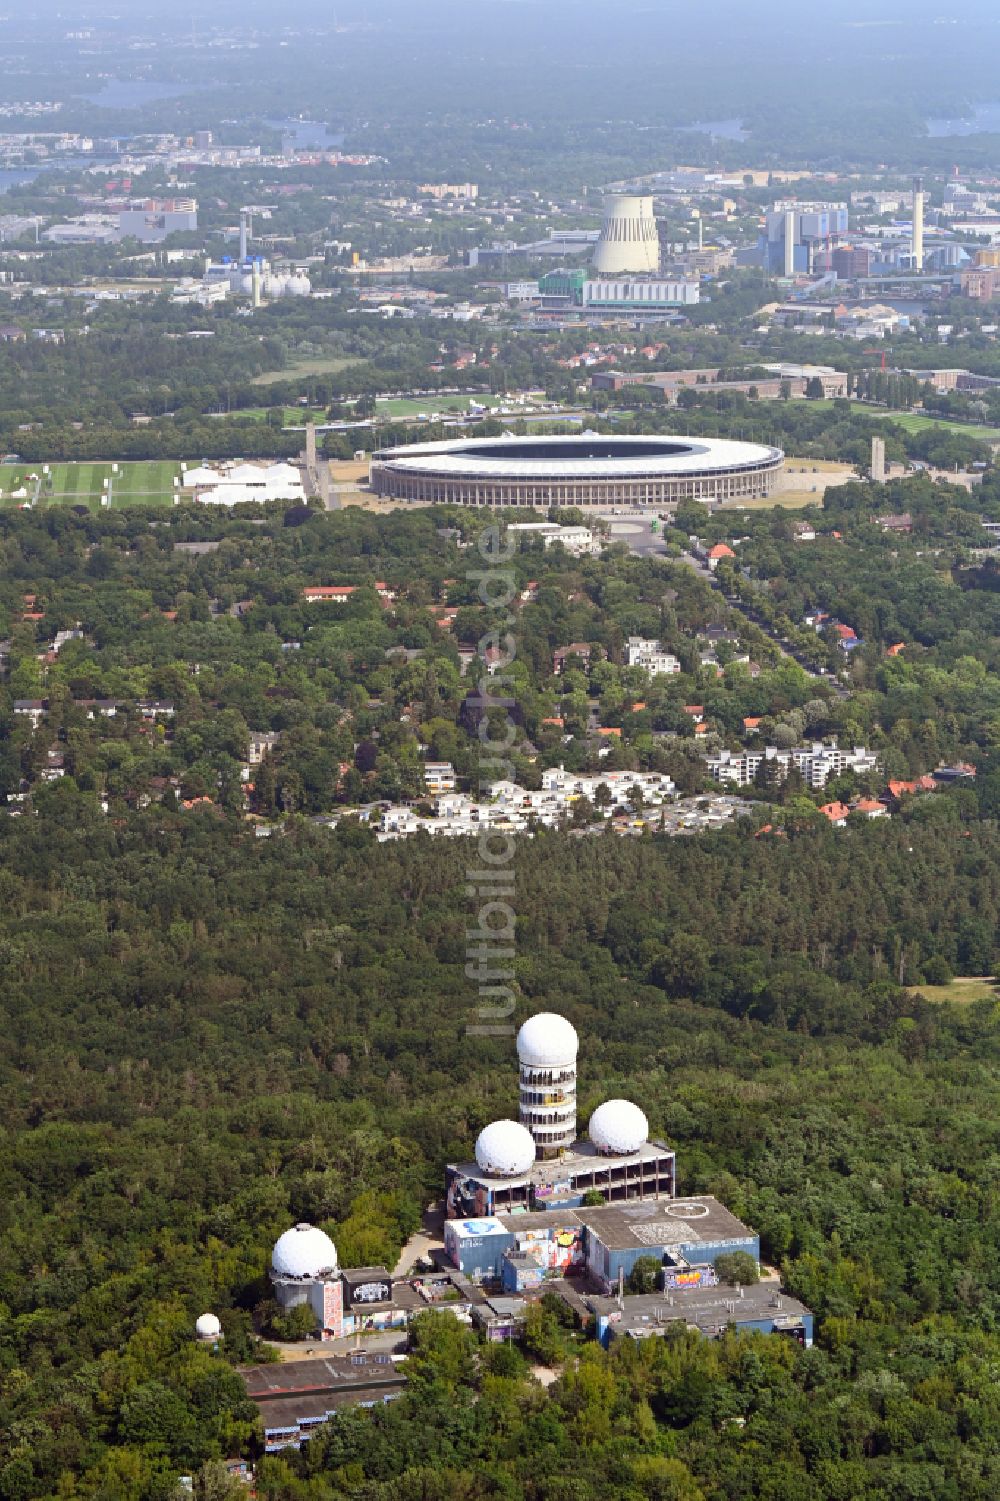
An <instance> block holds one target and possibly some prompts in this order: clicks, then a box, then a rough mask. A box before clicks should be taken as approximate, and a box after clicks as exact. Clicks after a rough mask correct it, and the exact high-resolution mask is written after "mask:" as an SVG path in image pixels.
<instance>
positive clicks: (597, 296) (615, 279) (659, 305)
mask: <svg viewBox="0 0 1000 1501" xmlns="http://www.w3.org/2000/svg"><path fill="white" fill-rule="evenodd" d="M538 295H539V297H540V298H541V304H542V308H543V309H548V310H549V311H555V312H559V311H563V310H573V309H579V310H581V311H582V312H595V311H598V312H605V311H606V312H622V313H631V312H647V313H655V312H672V311H674V310H676V309H678V308H685V307H694V306H696V305H697V303H698V302H699V300H700V297H701V288H700V285H699V283H698V282H697V281H691V280H683V281H682V280H676V279H668V278H666V277H663V276H659V275H655V276H654V275H650V276H645V277H642V278H638V277H632V278H626V277H624V276H612V277H601V278H595V277H592V276H588V275H587V273H586V271H585V270H583V269H582V268H581V267H577V268H575V269H572V270H560V271H547V272H546V273H545V275H544V276H541V277H539V280H538Z"/></svg>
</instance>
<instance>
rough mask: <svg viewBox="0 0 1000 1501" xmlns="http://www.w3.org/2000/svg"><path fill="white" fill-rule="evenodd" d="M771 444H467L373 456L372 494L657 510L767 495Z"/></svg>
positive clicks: (779, 461)
mask: <svg viewBox="0 0 1000 1501" xmlns="http://www.w3.org/2000/svg"><path fill="white" fill-rule="evenodd" d="M784 460H785V456H784V454H783V453H782V451H781V449H780V448H770V447H766V446H765V445H763V444H760V443H743V442H736V441H734V440H732V439H728V438H682V437H676V436H671V437H663V438H659V437H609V436H606V435H604V434H600V433H578V434H573V435H570V436H568V437H537V438H514V437H504V438H472V439H462V438H460V439H457V440H452V441H449V442H445V443H414V444H411V445H410V446H408V447H403V448H386V449H382V450H381V451H379V452H377V453H374V454H373V455H372V458H371V464H370V467H369V482H370V486H371V490H372V493H373V494H375V495H381V496H386V497H390V498H393V499H397V500H411V501H422V502H424V503H425V504H426V503H428V502H430V503H434V502H437V503H439V504H447V505H462V506H544V507H546V508H547V507H549V506H589V507H594V508H600V507H604V508H606V507H609V506H622V505H626V506H637V507H642V506H663V505H676V504H677V502H678V501H681V500H700V501H705V502H713V501H722V500H734V499H748V498H753V497H760V496H766V495H769V494H770V493H771V490H772V488H773V486H774V482H775V479H776V477H777V475H778V474H779V473H780V471H781V468H782V465H783V464H784Z"/></svg>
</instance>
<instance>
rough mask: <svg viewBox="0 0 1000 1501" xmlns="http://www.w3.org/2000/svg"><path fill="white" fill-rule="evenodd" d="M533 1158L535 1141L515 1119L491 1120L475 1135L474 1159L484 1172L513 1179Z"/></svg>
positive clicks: (524, 1171)
mask: <svg viewBox="0 0 1000 1501" xmlns="http://www.w3.org/2000/svg"><path fill="white" fill-rule="evenodd" d="M534 1160H535V1140H534V1137H533V1136H532V1134H531V1132H530V1131H529V1130H528V1129H527V1127H526V1126H522V1125H520V1123H519V1122H518V1121H493V1122H492V1123H491V1124H490V1125H488V1126H484V1127H483V1129H482V1131H480V1133H479V1136H478V1137H477V1138H476V1161H477V1163H478V1164H479V1166H480V1167H481V1168H482V1170H483V1172H484V1173H493V1174H496V1176H497V1177H499V1178H513V1177H517V1176H519V1175H520V1174H521V1173H526V1172H527V1171H528V1169H529V1168H530V1167H531V1165H532V1163H533V1162H534Z"/></svg>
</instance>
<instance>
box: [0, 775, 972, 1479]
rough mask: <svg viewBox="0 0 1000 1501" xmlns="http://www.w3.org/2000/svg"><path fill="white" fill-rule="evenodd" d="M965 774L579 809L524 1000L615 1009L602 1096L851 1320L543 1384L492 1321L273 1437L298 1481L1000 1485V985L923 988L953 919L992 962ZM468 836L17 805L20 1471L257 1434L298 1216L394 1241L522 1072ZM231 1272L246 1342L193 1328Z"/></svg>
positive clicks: (10, 1253)
mask: <svg viewBox="0 0 1000 1501" xmlns="http://www.w3.org/2000/svg"><path fill="white" fill-rule="evenodd" d="M934 807H935V810H936V811H937V816H935V817H933V818H930V819H928V818H926V817H917V816H916V815H914V816H913V817H912V818H910V819H909V820H908V821H905V822H898V823H894V824H893V826H892V827H891V829H888V830H887V829H886V828H884V827H875V826H867V827H864V828H861V829H858V830H853V831H848V832H847V833H846V835H845V834H843V833H839V834H838V833H835V832H834V831H830V830H825V829H818V830H808V831H805V832H803V833H801V834H798V835H793V836H792V837H790V838H788V839H787V840H760V839H755V838H753V836H752V835H751V834H750V833H749V832H746V833H739V832H732V833H724V834H720V835H714V836H711V837H709V838H707V839H703V840H699V841H695V842H682V843H678V842H676V841H671V842H669V843H667V842H665V841H660V840H656V839H652V840H647V841H639V842H638V843H621V842H617V841H613V842H609V841H599V842H597V843H594V842H592V841H591V842H584V843H582V844H581V843H577V842H575V841H573V840H572V838H571V837H569V836H566V835H562V834H550V835H543V836H539V837H538V839H536V840H535V841H534V842H533V845H532V848H531V851H530V855H529V854H528V853H527V851H526V852H525V854H524V856H523V857H520V858H519V859H518V862H517V869H516V878H517V897H516V906H517V910H518V913H519V914H520V916H519V919H518V959H517V977H518V978H517V984H518V991H519V996H520V1006H519V1009H521V1008H523V1013H524V1014H529V1012H530V1010H531V1009H537V1008H538V1007H539V1006H542V1005H544V1006H545V1007H551V1008H552V1009H555V1010H558V1011H561V1012H564V1013H565V1014H566V1015H568V1016H570V1017H571V1018H572V1019H573V1021H574V1022H575V1024H576V1025H577V1026H578V1027H579V1028H580V1031H581V1035H582V1039H583V1046H582V1052H581V1066H582V1074H581V1099H580V1108H581V1113H582V1114H584V1115H585V1114H586V1112H587V1111H588V1110H589V1109H590V1108H591V1106H592V1105H593V1104H594V1103H596V1102H597V1101H598V1100H599V1099H601V1098H603V1097H604V1096H605V1095H606V1094H608V1093H609V1092H616V1091H622V1090H627V1091H628V1093H629V1094H631V1095H632V1096H633V1097H634V1098H636V1099H637V1101H638V1102H639V1103H640V1104H641V1105H642V1107H643V1109H645V1110H646V1111H647V1113H648V1115H649V1119H650V1123H651V1128H652V1130H653V1131H654V1133H656V1134H662V1135H663V1136H664V1137H665V1138H666V1139H667V1140H669V1141H670V1142H671V1143H672V1144H673V1145H674V1146H675V1147H676V1149H677V1152H678V1163H679V1168H680V1173H681V1189H682V1191H688V1192H690V1191H708V1192H715V1193H717V1194H718V1195H719V1196H720V1197H722V1198H723V1200H724V1201H725V1202H727V1203H728V1204H729V1205H730V1206H731V1207H732V1208H733V1209H734V1210H735V1211H736V1212H737V1213H739V1214H741V1215H743V1216H745V1217H746V1218H747V1219H748V1220H749V1221H750V1222H751V1223H752V1224H754V1225H755V1226H757V1227H758V1228H759V1229H760V1232H761V1235H762V1240H763V1251H764V1255H765V1256H766V1257H767V1258H769V1259H772V1260H774V1261H776V1262H777V1263H778V1264H779V1265H780V1266H781V1268H782V1271H783V1274H784V1276H785V1279H786V1282H787V1285H788V1286H789V1288H790V1289H791V1290H792V1291H793V1292H795V1293H797V1294H798V1295H799V1296H801V1297H803V1298H804V1299H806V1300H807V1301H808V1302H809V1303H810V1305H811V1306H812V1307H814V1308H815V1310H816V1312H817V1314H818V1315H819V1318H820V1335H819V1344H818V1347H817V1348H816V1349H815V1350H813V1351H811V1352H802V1353H797V1354H794V1355H793V1354H792V1352H791V1351H790V1350H789V1349H788V1348H787V1347H785V1346H781V1347H780V1348H779V1347H778V1346H777V1345H775V1344H773V1343H772V1344H770V1345H767V1344H765V1343H763V1342H756V1341H755V1342H750V1343H747V1342H726V1343H724V1344H723V1345H721V1346H718V1347H715V1346H710V1345H706V1344H702V1343H701V1342H699V1341H698V1340H697V1339H692V1338H690V1337H683V1338H682V1339H681V1340H680V1341H679V1343H676V1344H660V1342H658V1341H654V1342H651V1343H652V1345H653V1346H655V1348H646V1349H645V1350H644V1351H642V1352H631V1353H630V1352H627V1351H617V1352H615V1353H613V1354H611V1355H608V1356H606V1355H603V1354H601V1353H600V1352H598V1351H596V1350H591V1351H590V1352H589V1353H585V1354H584V1356H583V1359H582V1362H581V1364H580V1366H579V1368H576V1367H575V1365H574V1364H573V1363H572V1362H571V1364H570V1366H569V1367H568V1368H567V1372H566V1374H565V1376H564V1377H563V1378H562V1379H561V1380H560V1381H559V1382H558V1383H557V1384H556V1386H555V1387H553V1388H551V1389H550V1392H549V1394H548V1395H547V1396H543V1394H542V1393H541V1392H540V1390H539V1389H538V1388H537V1387H534V1386H533V1385H531V1384H530V1383H529V1382H528V1381H527V1379H526V1375H525V1371H524V1367H523V1365H522V1363H521V1361H520V1360H519V1358H518V1357H516V1356H509V1357H506V1358H505V1357H502V1356H491V1357H489V1358H488V1359H485V1360H480V1359H479V1358H478V1356H477V1355H476V1352H474V1351H473V1350H471V1349H470V1348H468V1340H467V1336H465V1335H463V1334H461V1333H460V1331H458V1330H457V1329H456V1331H455V1334H454V1336H450V1335H447V1336H446V1335H445V1334H441V1335H439V1336H437V1337H435V1338H434V1339H431V1340H430V1341H429V1348H427V1349H426V1350H425V1351H423V1352H422V1353H420V1354H419V1357H418V1360H417V1365H418V1367H421V1366H422V1374H421V1373H420V1371H415V1373H414V1379H413V1382H412V1386H411V1391H410V1394H409V1395H408V1396H407V1397H406V1398H405V1399H404V1400H403V1401H402V1402H400V1403H399V1404H397V1405H396V1406H395V1407H394V1408H393V1409H391V1410H386V1411H385V1413H384V1414H379V1415H378V1416H373V1415H371V1414H358V1415H357V1416H354V1417H351V1418H345V1419H341V1420H338V1423H337V1424H336V1426H335V1427H334V1428H333V1429H332V1430H331V1432H330V1434H329V1436H325V1437H323V1438H320V1439H317V1440H314V1444H313V1446H312V1448H311V1449H310V1451H309V1453H308V1455H307V1456H306V1457H305V1458H304V1459H303V1460H302V1461H301V1462H293V1461H267V1462H265V1463H264V1464H262V1466H261V1469H260V1476H259V1488H260V1493H261V1494H262V1495H264V1496H268V1497H273V1498H275V1501H277V1498H279V1497H280V1498H286V1497H297V1496H300V1495H301V1496H303V1497H307V1496H308V1497H323V1498H326V1497H331V1498H332V1497H334V1496H342V1495H358V1496H363V1497H373V1498H374V1497H379V1498H381V1497H383V1496H385V1497H388V1496H390V1495H391V1496H414V1497H417V1496H428V1495H430V1496H438V1495H440V1496H442V1497H443V1496H445V1495H468V1496H492V1495H511V1496H513V1495H522V1494H523V1495H530V1496H537V1497H540V1498H541V1497H545V1498H549V1497H551V1498H555V1497H563V1496H569V1495H574V1496H578V1495H579V1496H587V1495H591V1494H592V1495H594V1496H595V1497H596V1496H599V1495H606V1494H608V1493H609V1491H610V1492H611V1493H614V1494H621V1495H632V1494H635V1495H636V1496H680V1497H688V1498H696V1497H698V1496H702V1495H703V1496H705V1497H709V1498H719V1501H722V1498H730V1497H732V1498H739V1497H743V1496H746V1495H750V1494H759V1495H767V1496H771V1497H776V1498H778V1497H780V1498H788V1501H793V1498H799V1497H807V1498H812V1497H816V1498H819V1497H826V1496H838V1495H842V1496H844V1497H848V1496H849V1497H851V1498H854V1497H860V1496H869V1495H870V1496H872V1497H882V1496H893V1497H910V1496H913V1497H916V1496H920V1495H928V1496H930V1495H933V1496H935V1497H937V1496H944V1497H950V1496H955V1497H956V1498H957V1497H959V1496H961V1497H963V1498H964V1497H968V1496H972V1497H977V1498H978V1497H982V1498H986V1497H988V1496H990V1495H991V1494H992V1492H993V1490H994V1489H995V1480H996V1477H995V1471H994V1466H995V1454H996V1436H997V1428H996V1423H997V1418H996V1412H995V1402H994V1399H993V1396H992V1389H993V1382H992V1378H991V1376H990V1374H989V1373H990V1371H991V1370H992V1366H993V1364H994V1363H995V1360H996V1358H997V1349H996V1335H995V1332H994V1330H995V1324H996V1318H997V1309H998V1307H1000V1279H998V1276H997V1272H996V1266H997V1248H998V1234H1000V1231H998V1220H997V1214H996V1204H995V1199H996V1186H995V1179H996V1163H997V1139H996V1127H995V1122H994V1119H993V1115H994V1112H993V1107H992V1101H993V1097H994V1094H995V1076H996V1067H997V1013H996V1008H995V1005H994V1004H993V1003H992V1002H983V1003H979V1004H976V1005H974V1006H971V1007H968V1008H966V1009H962V1008H957V1009H953V1008H949V1007H946V1008H941V1007H939V1006H933V1005H931V1004H928V1003H927V1002H926V1001H923V1000H921V999H920V998H919V997H918V996H917V995H916V994H915V993H913V992H910V991H907V990H906V989H905V988H902V989H901V988H900V987H899V985H898V983H897V982H898V980H899V979H900V978H902V979H903V980H904V981H905V980H907V979H909V977H910V976H911V974H912V973H914V972H915V970H916V967H917V966H918V965H919V964H920V962H921V961H922V959H923V958H924V957H925V956H927V955H928V954H930V953H933V952H938V953H941V954H943V955H945V956H947V959H948V960H949V962H951V963H953V964H955V965H959V966H970V967H971V968H972V969H975V970H977V971H982V970H984V969H989V968H990V967H991V966H992V964H993V962H994V959H995V955H996V943H997V916H998V909H1000V843H998V838H997V833H996V829H995V827H994V826H993V825H992V824H983V825H979V824H973V825H971V826H969V825H966V824H963V822H962V821H961V820H960V818H958V817H957V816H956V815H953V814H952V813H951V812H949V799H948V798H947V797H946V798H944V799H943V800H941V801H940V802H938V803H936V804H934ZM359 839H360V841H361V842H360V843H359ZM468 859H469V855H468V854H467V853H466V852H465V851H464V850H463V849H462V848H461V847H460V845H455V844H452V843H450V842H447V843H446V844H445V845H440V844H435V845H433V846H428V845H426V844H425V843H423V842H422V841H417V842H411V843H408V844H406V845H401V846H391V847H389V846H387V847H383V848H381V849H374V848H372V847H371V846H370V845H369V844H368V843H367V840H366V839H365V838H364V836H359V835H357V834H354V833H348V832H342V833H334V834H330V833H328V832H326V831H313V830H310V829H309V828H308V826H305V825H300V826H297V827H296V828H295V829H294V830H290V831H289V833H288V835H287V836H286V837H285V838H284V839H281V840H271V841H264V842H261V841H255V840H254V839H253V838H252V837H251V836H250V835H249V834H248V833H245V832H244V831H243V830H242V829H241V828H240V827H239V826H238V825H231V824H227V823H220V822H219V821H218V820H216V819H214V818H213V817H212V816H211V815H210V814H197V813H196V814H194V815H193V816H190V817H187V818H185V817H183V816H182V815H180V814H177V813H171V812H168V811H165V810H163V809H150V810H148V811H147V812H146V813H144V814H133V815H130V816H129V817H128V818H127V819H125V820H117V821H115V822H114V823H112V822H109V820H107V819H105V818H102V817H101V816H100V815H99V814H98V813H96V812H95V810H94V808H93V806H92V805H91V804H90V803H89V802H88V800H87V799H86V798H85V797H83V796H82V795H80V794H78V793H75V792H73V790H72V789H71V788H69V787H58V788H56V789H53V791H52V793H51V797H50V799H49V800H48V801H47V802H46V804H45V806H44V807H43V808H42V809H41V810H40V812H39V816H38V817H37V818H36V819H27V820H14V821H10V820H7V821H5V822H4V823H3V824H2V826H0V861H2V870H3V886H4V902H3V908H2V918H0V921H2V929H3V931H2V956H0V962H2V964H3V971H4V975H3V986H2V996H3V1025H4V1030H5V1035H6V1038H7V1047H6V1049H5V1053H4V1059H3V1065H2V1066H3V1075H2V1098H3V1101H4V1107H3V1133H4V1146H5V1150H4V1165H3V1168H2V1170H0V1171H2V1179H3V1188H4V1193H3V1209H2V1210H0V1218H2V1223H3V1237H4V1244H5V1248H6V1253H7V1254H6V1255H5V1258H4V1264H3V1267H2V1270H0V1298H2V1323H0V1352H2V1353H0V1360H2V1372H3V1375H2V1409H0V1410H2V1422H0V1429H2V1431H3V1433H4V1435H5V1437H4V1451H3V1455H4V1457H3V1463H2V1466H0V1494H2V1495H3V1496H4V1497H5V1498H7V1497H10V1498H15V1497H18V1498H19V1497H33V1496H39V1497H42V1496H50V1495H57V1494H58V1495H59V1496H73V1495H81V1496H92V1497H101V1498H105V1497H106V1498H109V1501H110V1498H112V1497H114V1498H118V1497H123V1498H124V1497H128V1498H131V1497H135V1498H136V1501H140V1498H146V1497H159V1496H169V1495H172V1494H173V1490H172V1486H173V1481H172V1479H171V1476H172V1474H174V1473H176V1471H177V1469H178V1468H181V1469H188V1470H190V1469H192V1468H198V1467H199V1466H201V1465H202V1464H203V1463H204V1462H206V1461H209V1460H211V1459H212V1458H214V1457H218V1456H220V1455H222V1454H223V1453H225V1452H227V1451H228V1450H230V1449H232V1448H234V1447H243V1448H244V1449H246V1448H247V1447H249V1449H250V1451H251V1452H252V1450H253V1438H252V1429H253V1424H252V1412H248V1409H247V1407H246V1403H245V1401H244V1400H243V1398H242V1396H241V1389H240V1387H239V1384H238V1382H236V1381H235V1380H234V1378H233V1377H232V1375H231V1374H229V1364H228V1362H229V1361H231V1360H239V1359H240V1358H246V1357H247V1356H248V1355H249V1354H251V1353H252V1352H253V1351H254V1350H255V1348H256V1347H255V1343H254V1341H255V1340H256V1337H257V1335H256V1331H258V1330H260V1329H261V1328H266V1324H267V1319H268V1317H269V1315H268V1311H267V1287H266V1283H265V1280H264V1271H265V1268H266V1263H267V1253H268V1249H269V1246H270V1244H271V1242H272V1240H273V1238H274V1237H275V1235H276V1234H277V1233H278V1232H279V1231H280V1230H281V1229H283V1228H284V1227H285V1225H287V1224H288V1223H289V1222H290V1221H291V1220H294V1219H297V1218H301V1217H305V1218H309V1219H311V1220H314V1221H317V1222H319V1223H322V1224H324V1225H326V1226H327V1227H328V1228H329V1229H330V1230H331V1233H333V1234H334V1235H335V1237H336V1240H337V1244H338V1248H339V1250H340V1254H341V1259H342V1260H343V1261H344V1262H345V1264H351V1263H352V1262H353V1263H355V1264H357V1263H359V1262H361V1263H370V1262H377V1261H379V1260H381V1259H383V1258H387V1259H388V1260H389V1261H390V1264H391V1262H392V1259H393V1257H394V1254H395V1250H396V1248H397V1247H398V1245H399V1244H400V1242H401V1240H402V1239H403V1237H404V1236H405V1234H406V1233H407V1232H408V1231H409V1229H411V1228H412V1226H413V1225H414V1223H415V1221H416V1218H417V1215H418V1213H419V1210H420V1208H421V1206H422V1204H423V1203H424V1202H425V1201H426V1200H427V1199H429V1198H430V1197H432V1196H434V1195H435V1194H436V1193H437V1192H438V1191H439V1186H440V1181H441V1169H442V1166H443V1164H444V1162H445V1161H446V1160H448V1158H449V1157H451V1156H453V1155H455V1154H459V1153H462V1154H464V1153H465V1152H467V1151H468V1146H469V1143H470V1141H471V1140H472V1138H473V1137H474V1135H475V1133H476V1131H477V1130H478V1129H479V1128H480V1127H481V1126H482V1125H483V1124H484V1123H485V1122H486V1121H487V1120H489V1119H492V1118H494V1117H495V1116H497V1115H498V1114H504V1113H508V1112H509V1111H511V1110H512V1109H513V1108H514V1107H515V1103H516V1097H515V1091H516V1074H515V1072H514V1069H513V1067H512V1049H511V1044H510V1042H509V1040H505V1039H484V1038H482V1037H469V1036H467V1035H466V1032H465V1028H466V1025H467V1023H468V1022H469V1021H470V1019H474V1007H475V995H474V994H473V993H472V991H471V987H470V985H469V982H468V981H467V980H466V978H465V974H464V959H465V930H466V928H467V926H468V925H469V921H470V914H469V912H468V911H467V907H468V902H467V899H466V898H465V896H464V894H463V874H464V871H465V869H466V866H467V864H468ZM205 1307H212V1308H216V1309H217V1310H218V1311H219V1313H220V1314H221V1317H222V1320H223V1326H224V1329H225V1332H226V1345H225V1347H224V1348H225V1352H226V1354H225V1357H224V1358H223V1359H221V1360H220V1359H219V1358H216V1357H213V1356H212V1355H210V1354H209V1353H206V1351H205V1350H204V1348H203V1347H197V1346H194V1345H193V1344H192V1342H191V1338H190V1329H191V1323H192V1320H193V1318H194V1316H195V1315H196V1314H197V1313H199V1312H201V1311H202V1310H203V1309H204V1308H205ZM544 1335H545V1331H544V1329H541V1330H539V1331H537V1337H538V1340H539V1341H540V1342H541V1343H540V1344H539V1348H540V1349H542V1350H544V1349H545V1348H546V1345H545V1343H544ZM550 1358H551V1357H550ZM299 1469H301V1470H302V1478H298V1479H297V1478H295V1476H294V1474H293V1473H292V1472H293V1471H296V1470H299ZM431 1471H434V1472H437V1478H434V1475H432V1474H431V1473H430V1472H431Z"/></svg>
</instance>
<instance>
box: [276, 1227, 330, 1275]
mask: <svg viewBox="0 0 1000 1501" xmlns="http://www.w3.org/2000/svg"><path fill="white" fill-rule="evenodd" d="M271 1271H272V1272H273V1273H274V1275H275V1276H277V1277H304V1278H317V1277H323V1276H325V1275H327V1274H329V1273H335V1272H336V1271H337V1248H336V1246H335V1245H334V1243H333V1241H332V1240H331V1239H330V1237H329V1236H328V1235H327V1234H326V1232H325V1231H324V1230H320V1229H319V1227H318V1226H317V1225H306V1224H300V1225H293V1226H292V1228H291V1229H290V1230H286V1231H285V1233H284V1235H280V1236H279V1237H278V1239H277V1240H276V1241H275V1243H274V1250H273V1251H272V1252H271Z"/></svg>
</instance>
